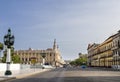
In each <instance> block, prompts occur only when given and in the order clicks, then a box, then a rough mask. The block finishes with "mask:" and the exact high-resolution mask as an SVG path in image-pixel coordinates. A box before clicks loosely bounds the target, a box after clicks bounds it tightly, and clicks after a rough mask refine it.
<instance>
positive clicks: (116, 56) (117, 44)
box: [112, 30, 120, 65]
mask: <svg viewBox="0 0 120 82" xmlns="http://www.w3.org/2000/svg"><path fill="white" fill-rule="evenodd" d="M112 51H113V65H120V30H119V31H118V33H117V34H116V35H115V36H114V39H113V48H112Z"/></svg>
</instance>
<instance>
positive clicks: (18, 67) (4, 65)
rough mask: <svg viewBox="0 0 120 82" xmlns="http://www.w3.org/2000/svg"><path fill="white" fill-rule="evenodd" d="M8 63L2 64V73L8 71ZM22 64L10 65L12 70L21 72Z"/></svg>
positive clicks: (0, 66) (0, 65) (0, 67)
mask: <svg viewBox="0 0 120 82" xmlns="http://www.w3.org/2000/svg"><path fill="white" fill-rule="evenodd" d="M6 66H7V65H6V63H0V71H5V70H6ZM20 67H21V66H20V64H10V70H20Z"/></svg>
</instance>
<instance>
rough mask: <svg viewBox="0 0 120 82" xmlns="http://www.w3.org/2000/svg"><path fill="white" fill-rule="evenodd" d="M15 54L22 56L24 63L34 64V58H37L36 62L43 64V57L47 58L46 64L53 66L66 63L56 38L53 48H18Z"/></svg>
mask: <svg viewBox="0 0 120 82" xmlns="http://www.w3.org/2000/svg"><path fill="white" fill-rule="evenodd" d="M14 54H15V55H19V56H20V60H21V61H22V62H21V63H22V64H32V61H31V60H32V59H34V60H35V63H36V64H42V63H43V58H44V59H45V62H44V63H45V64H49V65H52V66H61V65H62V64H64V60H63V59H62V57H61V53H60V51H59V49H58V46H57V44H56V40H54V44H53V48H48V49H46V50H33V49H31V48H29V49H28V50H16V51H15V52H14Z"/></svg>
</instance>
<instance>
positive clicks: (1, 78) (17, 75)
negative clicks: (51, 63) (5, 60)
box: [0, 69, 51, 82]
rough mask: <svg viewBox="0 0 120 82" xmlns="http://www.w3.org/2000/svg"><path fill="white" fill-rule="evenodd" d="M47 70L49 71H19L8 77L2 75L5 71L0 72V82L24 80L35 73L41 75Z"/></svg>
mask: <svg viewBox="0 0 120 82" xmlns="http://www.w3.org/2000/svg"><path fill="white" fill-rule="evenodd" d="M49 70H51V69H25V70H20V71H12V75H9V76H5V75H4V73H5V71H2V72H0V82H4V81H6V80H11V79H20V78H25V77H27V76H30V75H34V74H37V73H42V72H45V71H49Z"/></svg>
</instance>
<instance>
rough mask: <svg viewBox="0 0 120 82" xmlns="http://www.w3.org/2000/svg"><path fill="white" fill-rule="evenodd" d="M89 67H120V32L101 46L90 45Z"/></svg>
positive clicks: (88, 49)
mask: <svg viewBox="0 0 120 82" xmlns="http://www.w3.org/2000/svg"><path fill="white" fill-rule="evenodd" d="M87 51H88V56H87V57H88V65H89V66H99V67H111V66H112V65H120V31H119V32H118V33H116V34H114V35H112V36H110V37H109V38H108V39H106V40H105V41H104V42H103V43H101V44H96V43H93V44H89V45H88V48H87Z"/></svg>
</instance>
